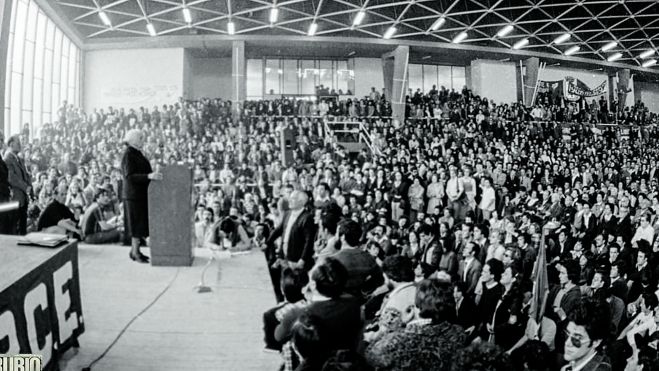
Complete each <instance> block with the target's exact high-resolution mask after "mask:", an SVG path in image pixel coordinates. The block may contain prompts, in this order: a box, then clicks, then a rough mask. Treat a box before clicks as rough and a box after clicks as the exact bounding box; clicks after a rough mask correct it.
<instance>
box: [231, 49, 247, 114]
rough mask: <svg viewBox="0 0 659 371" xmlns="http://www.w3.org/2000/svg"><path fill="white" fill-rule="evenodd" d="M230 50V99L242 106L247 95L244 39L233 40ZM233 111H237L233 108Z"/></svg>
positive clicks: (234, 103)
mask: <svg viewBox="0 0 659 371" xmlns="http://www.w3.org/2000/svg"><path fill="white" fill-rule="evenodd" d="M231 49H232V52H231V101H232V103H233V105H234V108H236V107H235V105H236V104H240V107H242V105H243V103H244V102H245V99H246V97H247V78H246V76H245V70H246V69H247V60H246V59H245V41H234V42H233V45H232V48H231ZM234 113H237V112H236V110H235V109H234Z"/></svg>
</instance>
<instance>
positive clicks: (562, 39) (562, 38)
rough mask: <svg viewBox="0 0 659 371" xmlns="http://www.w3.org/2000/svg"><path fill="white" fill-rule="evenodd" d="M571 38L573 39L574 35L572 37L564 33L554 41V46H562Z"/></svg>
mask: <svg viewBox="0 0 659 371" xmlns="http://www.w3.org/2000/svg"><path fill="white" fill-rule="evenodd" d="M570 37H572V35H570V34H569V33H564V34H562V35H561V36H559V37H557V38H555V39H554V44H562V43H564V42H566V41H568V40H569V39H570Z"/></svg>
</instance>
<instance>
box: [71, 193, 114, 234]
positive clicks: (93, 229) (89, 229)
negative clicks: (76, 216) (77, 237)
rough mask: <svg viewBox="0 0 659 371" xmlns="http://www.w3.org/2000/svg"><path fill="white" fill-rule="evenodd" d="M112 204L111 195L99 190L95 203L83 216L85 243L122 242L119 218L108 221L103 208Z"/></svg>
mask: <svg viewBox="0 0 659 371" xmlns="http://www.w3.org/2000/svg"><path fill="white" fill-rule="evenodd" d="M109 204H110V194H109V191H108V190H107V189H105V188H99V189H98V190H97V191H96V194H95V195H94V202H93V203H92V204H91V205H89V208H88V209H87V211H85V214H84V215H83V216H82V220H81V221H80V226H81V228H82V232H83V238H84V240H83V241H84V242H86V243H89V244H104V243H116V242H119V241H121V230H120V223H119V220H120V219H119V218H114V219H115V220H112V221H108V220H106V219H105V215H104V214H103V208H104V207H106V206H108V205H109Z"/></svg>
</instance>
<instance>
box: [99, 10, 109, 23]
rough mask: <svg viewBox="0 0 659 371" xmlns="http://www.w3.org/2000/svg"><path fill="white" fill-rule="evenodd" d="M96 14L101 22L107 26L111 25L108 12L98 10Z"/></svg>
mask: <svg viewBox="0 0 659 371" xmlns="http://www.w3.org/2000/svg"><path fill="white" fill-rule="evenodd" d="M98 16H99V17H100V18H101V21H103V24H105V25H106V26H108V27H112V22H110V17H108V14H107V13H106V12H104V11H102V10H101V11H100V12H98Z"/></svg>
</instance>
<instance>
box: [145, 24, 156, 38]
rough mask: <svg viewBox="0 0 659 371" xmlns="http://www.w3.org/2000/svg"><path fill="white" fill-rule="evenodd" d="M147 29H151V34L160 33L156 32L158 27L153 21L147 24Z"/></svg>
mask: <svg viewBox="0 0 659 371" xmlns="http://www.w3.org/2000/svg"><path fill="white" fill-rule="evenodd" d="M146 30H147V31H149V35H151V36H156V35H158V33H157V32H156V28H155V27H154V26H153V23H151V22H149V23H147V24H146Z"/></svg>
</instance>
